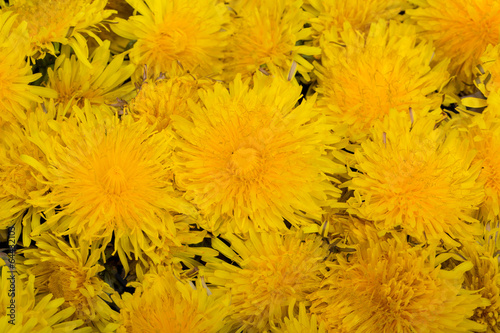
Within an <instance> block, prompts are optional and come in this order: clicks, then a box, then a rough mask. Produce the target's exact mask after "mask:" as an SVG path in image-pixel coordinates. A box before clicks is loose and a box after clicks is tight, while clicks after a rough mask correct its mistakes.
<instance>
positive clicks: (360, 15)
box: [303, 0, 408, 45]
mask: <svg viewBox="0 0 500 333" xmlns="http://www.w3.org/2000/svg"><path fill="white" fill-rule="evenodd" d="M303 7H304V9H305V10H306V11H307V12H309V13H311V14H312V17H311V19H310V20H309V22H310V24H311V28H312V30H313V33H312V36H313V38H314V44H315V45H317V44H318V43H319V41H320V40H321V39H322V37H323V34H325V33H326V34H328V33H329V32H331V31H334V30H342V28H343V27H344V23H345V22H349V23H350V24H351V26H352V27H353V28H354V29H355V30H358V31H360V32H362V33H367V32H368V30H369V29H370V25H371V24H372V23H375V22H377V21H378V20H380V19H385V20H390V19H394V18H396V17H397V16H398V14H399V13H400V12H401V11H402V10H404V9H406V8H408V3H407V1H406V0H389V1H387V0H368V1H360V0H355V1H341V0H304V5H303Z"/></svg>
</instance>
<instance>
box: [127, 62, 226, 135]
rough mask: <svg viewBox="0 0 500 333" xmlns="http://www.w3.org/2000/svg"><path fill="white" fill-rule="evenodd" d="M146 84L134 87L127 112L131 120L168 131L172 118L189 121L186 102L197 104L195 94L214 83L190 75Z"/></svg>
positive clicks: (164, 78) (160, 77)
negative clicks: (133, 95)
mask: <svg viewBox="0 0 500 333" xmlns="http://www.w3.org/2000/svg"><path fill="white" fill-rule="evenodd" d="M144 77H145V78H146V80H145V81H144V82H142V84H141V85H138V88H137V90H138V91H137V95H136V96H135V97H134V98H133V99H132V100H131V101H130V103H128V106H127V108H128V112H130V114H131V116H132V117H133V118H134V119H140V118H144V119H145V120H146V121H147V122H148V123H149V124H151V125H152V126H156V129H157V130H159V131H160V130H163V129H165V128H171V127H172V118H171V117H172V116H173V115H179V116H182V117H184V118H187V119H190V111H189V105H188V104H189V103H188V101H189V102H193V103H198V102H199V95H198V90H199V89H201V88H209V87H211V86H212V85H213V84H214V83H215V82H216V81H214V80H211V79H206V78H204V79H196V77H194V76H193V75H188V74H185V75H179V76H177V75H175V76H173V77H168V78H167V77H166V76H165V75H160V76H159V77H158V78H155V79H151V80H147V72H146V73H145V75H144Z"/></svg>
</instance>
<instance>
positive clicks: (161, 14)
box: [111, 0, 229, 77]
mask: <svg viewBox="0 0 500 333" xmlns="http://www.w3.org/2000/svg"><path fill="white" fill-rule="evenodd" d="M130 4H131V5H132V6H133V7H134V9H136V10H137V11H138V12H139V13H140V15H135V16H131V17H130V18H129V19H128V20H124V19H120V18H117V21H118V24H116V25H113V26H112V27H111V28H112V29H113V31H114V32H116V33H117V34H118V35H120V36H122V37H125V38H128V39H131V40H137V42H136V43H135V44H134V46H133V48H132V50H131V51H130V59H131V61H132V62H133V63H134V64H136V65H138V66H142V65H147V66H148V69H150V74H152V76H153V77H158V75H159V74H160V73H161V72H168V71H169V70H170V68H171V67H172V65H176V64H177V62H179V63H180V64H181V66H182V67H183V68H184V69H185V70H187V71H190V72H195V73H197V74H199V75H212V74H218V73H219V72H220V71H221V69H222V63H221V61H220V58H222V57H223V48H224V46H225V45H226V43H227V36H228V34H229V32H228V31H227V30H226V28H227V24H228V23H229V13H228V11H227V9H226V7H225V6H224V4H223V3H220V2H219V1H217V0H200V1H191V0H173V1H166V2H165V1H163V0H147V1H144V0H139V1H131V2H130Z"/></svg>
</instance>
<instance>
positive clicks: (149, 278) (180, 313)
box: [113, 271, 229, 333]
mask: <svg viewBox="0 0 500 333" xmlns="http://www.w3.org/2000/svg"><path fill="white" fill-rule="evenodd" d="M134 286H135V287H136V290H135V292H134V294H133V295H131V294H129V293H125V294H123V295H122V296H121V299H118V298H116V297H113V300H114V301H115V303H116V304H117V305H118V307H119V308H120V314H119V316H118V317H117V323H118V324H120V326H119V327H118V330H117V331H116V332H117V333H156V332H163V333H180V332H189V333H219V332H220V333H223V332H226V330H225V329H224V320H225V317H226V316H227V313H228V309H227V303H229V301H228V300H227V299H226V297H221V296H217V295H215V294H210V295H209V293H210V291H209V290H208V289H205V288H203V287H202V284H201V283H196V286H195V285H194V284H193V283H189V284H187V283H181V282H180V281H176V280H175V279H174V276H173V275H172V274H169V273H168V272H165V271H162V272H160V273H159V274H147V275H146V276H145V278H144V282H143V283H142V284H134Z"/></svg>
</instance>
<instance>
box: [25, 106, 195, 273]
mask: <svg viewBox="0 0 500 333" xmlns="http://www.w3.org/2000/svg"><path fill="white" fill-rule="evenodd" d="M103 110H104V111H106V109H103V107H99V108H98V107H91V106H90V104H89V103H86V105H85V108H84V109H80V108H78V107H76V106H75V107H74V111H73V112H74V113H75V116H74V117H73V118H71V119H69V120H68V121H66V122H58V123H54V124H53V127H54V128H57V130H58V136H59V137H60V138H57V137H50V138H48V139H47V140H40V138H39V135H38V134H37V133H34V134H33V135H32V137H33V140H34V141H35V142H36V143H37V145H39V147H40V148H41V149H42V151H44V153H45V155H46V157H47V161H48V163H47V164H41V163H35V162H33V159H32V158H25V161H27V162H29V163H30V165H32V166H33V167H34V168H36V169H37V170H39V171H40V172H42V174H43V176H44V177H45V179H46V183H47V184H48V185H49V186H50V188H51V192H50V193H48V194H46V195H45V196H40V197H36V198H33V199H32V200H31V202H33V203H34V204H37V203H39V204H40V205H45V206H46V207H48V208H50V207H55V206H59V213H58V214H56V215H54V216H52V217H50V218H48V219H47V223H45V224H43V225H41V226H40V228H38V229H36V230H33V233H34V234H37V233H39V232H42V231H44V230H47V229H52V230H54V231H55V232H57V233H61V232H62V233H66V234H76V235H79V236H81V237H82V238H83V239H84V240H89V241H99V240H103V241H104V242H105V243H107V242H109V241H110V239H111V236H112V235H114V238H115V251H118V254H119V256H120V259H121V261H122V263H123V265H124V267H125V269H126V270H128V264H127V260H126V257H125V256H126V255H130V252H131V251H132V249H133V252H134V254H135V255H136V258H140V257H141V253H142V250H141V249H145V248H149V247H150V246H152V245H153V244H156V245H159V244H160V243H161V241H160V238H163V237H168V238H171V239H175V234H176V228H175V224H174V221H173V217H172V212H174V211H175V212H178V213H189V214H194V213H195V211H194V209H193V208H192V207H191V206H190V205H188V204H187V202H184V201H183V200H181V199H180V198H179V196H178V195H177V194H176V192H175V191H174V189H173V185H172V171H171V166H172V162H171V160H170V155H171V147H170V141H171V137H170V135H169V134H168V133H166V132H161V133H155V132H154V130H153V129H152V128H151V127H150V126H148V124H147V123H145V122H144V121H139V122H132V121H131V118H125V119H124V121H122V122H120V121H119V120H118V119H117V117H115V116H107V115H106V113H105V112H104V111H103ZM108 112H109V109H108ZM108 114H109V113H108ZM151 242H152V243H151Z"/></svg>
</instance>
